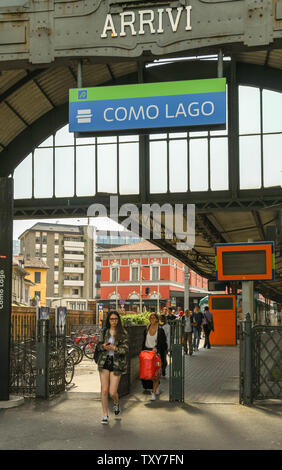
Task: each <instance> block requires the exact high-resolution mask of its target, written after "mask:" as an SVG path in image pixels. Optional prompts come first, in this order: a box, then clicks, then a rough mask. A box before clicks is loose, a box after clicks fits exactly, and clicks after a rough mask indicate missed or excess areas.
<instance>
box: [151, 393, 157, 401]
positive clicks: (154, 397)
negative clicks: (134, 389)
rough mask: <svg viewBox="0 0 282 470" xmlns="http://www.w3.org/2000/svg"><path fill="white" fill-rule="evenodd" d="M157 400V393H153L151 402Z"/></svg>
mask: <svg viewBox="0 0 282 470" xmlns="http://www.w3.org/2000/svg"><path fill="white" fill-rule="evenodd" d="M155 399H156V395H155V393H153V392H152V393H151V398H150V400H151V401H154V400H155Z"/></svg>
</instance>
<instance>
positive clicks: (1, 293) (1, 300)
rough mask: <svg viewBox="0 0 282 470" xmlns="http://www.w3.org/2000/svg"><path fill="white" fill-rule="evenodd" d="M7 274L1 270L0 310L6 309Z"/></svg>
mask: <svg viewBox="0 0 282 470" xmlns="http://www.w3.org/2000/svg"><path fill="white" fill-rule="evenodd" d="M5 278H6V276H5V272H4V270H3V269H1V270H0V310H3V308H4V288H5Z"/></svg>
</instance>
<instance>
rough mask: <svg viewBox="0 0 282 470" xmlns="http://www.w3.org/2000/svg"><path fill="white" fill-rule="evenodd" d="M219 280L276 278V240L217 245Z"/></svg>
mask: <svg viewBox="0 0 282 470" xmlns="http://www.w3.org/2000/svg"><path fill="white" fill-rule="evenodd" d="M215 262H216V278H217V280H218V281H237V280H241V281H255V280H273V279H274V242H255V243H225V244H220V243H219V244H216V245H215Z"/></svg>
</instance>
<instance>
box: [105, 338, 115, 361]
mask: <svg viewBox="0 0 282 470" xmlns="http://www.w3.org/2000/svg"><path fill="white" fill-rule="evenodd" d="M108 343H111V344H115V338H114V337H113V336H110V337H109V341H108ZM114 354H115V352H114V351H112V350H111V351H108V354H107V356H114Z"/></svg>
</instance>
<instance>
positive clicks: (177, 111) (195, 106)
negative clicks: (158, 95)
mask: <svg viewBox="0 0 282 470" xmlns="http://www.w3.org/2000/svg"><path fill="white" fill-rule="evenodd" d="M164 111H165V113H164V115H165V119H175V118H178V117H180V118H181V117H185V118H187V117H189V116H191V117H197V116H200V115H203V116H211V115H212V114H214V103H213V102H212V101H204V102H203V103H202V104H200V103H199V102H198V101H192V102H191V103H189V104H188V105H187V104H186V106H185V105H184V104H183V103H178V104H177V105H175V106H173V109H172V106H171V107H170V105H169V104H168V103H166V105H165V108H164ZM159 114H160V109H159V107H158V106H157V105H155V104H151V105H148V106H146V105H145V106H143V105H140V106H135V107H134V106H130V107H129V108H125V107H124V106H119V107H118V108H116V109H114V108H106V109H105V111H104V120H105V121H107V122H114V121H134V120H135V121H138V120H143V121H144V120H145V119H157V118H158V117H159Z"/></svg>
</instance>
